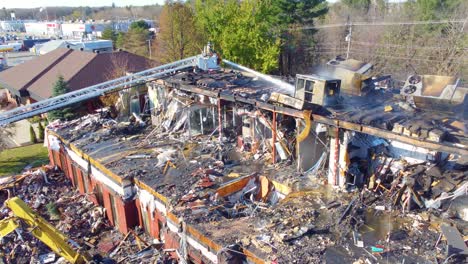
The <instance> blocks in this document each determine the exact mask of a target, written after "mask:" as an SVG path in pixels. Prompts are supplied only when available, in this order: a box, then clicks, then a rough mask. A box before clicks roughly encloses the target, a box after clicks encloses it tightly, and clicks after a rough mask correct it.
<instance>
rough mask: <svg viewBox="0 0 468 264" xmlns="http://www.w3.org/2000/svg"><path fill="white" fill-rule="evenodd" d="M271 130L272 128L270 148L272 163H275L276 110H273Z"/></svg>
mask: <svg viewBox="0 0 468 264" xmlns="http://www.w3.org/2000/svg"><path fill="white" fill-rule="evenodd" d="M272 130H273V142H272V144H271V149H272V156H271V157H272V163H273V164H275V163H276V145H275V143H276V111H273V124H272Z"/></svg>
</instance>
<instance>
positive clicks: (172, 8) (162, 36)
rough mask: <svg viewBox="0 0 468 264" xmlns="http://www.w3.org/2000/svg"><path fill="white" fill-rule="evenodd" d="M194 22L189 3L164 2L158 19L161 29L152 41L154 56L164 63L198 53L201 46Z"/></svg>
mask: <svg viewBox="0 0 468 264" xmlns="http://www.w3.org/2000/svg"><path fill="white" fill-rule="evenodd" d="M194 23H195V16H194V13H193V10H192V8H191V7H190V6H189V5H187V4H184V3H181V2H175V3H169V2H166V4H165V5H164V7H163V10H162V12H161V17H160V19H159V24H160V28H161V30H160V32H159V34H158V37H157V38H156V40H155V42H154V51H155V54H156V56H155V57H156V58H157V59H158V60H159V61H160V62H163V63H166V62H171V61H176V60H181V59H183V58H185V57H188V56H191V55H195V54H197V53H199V52H200V50H201V47H202V46H201V45H200V35H199V34H198V30H197V29H196V28H195V27H194V26H193V24H194Z"/></svg>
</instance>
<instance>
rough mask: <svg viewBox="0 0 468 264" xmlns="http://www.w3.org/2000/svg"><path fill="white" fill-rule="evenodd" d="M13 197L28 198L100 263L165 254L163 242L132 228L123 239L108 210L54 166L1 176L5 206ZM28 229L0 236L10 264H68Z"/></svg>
mask: <svg viewBox="0 0 468 264" xmlns="http://www.w3.org/2000/svg"><path fill="white" fill-rule="evenodd" d="M91 195H92V194H91ZM13 196H17V197H19V198H20V199H22V200H23V201H25V202H26V203H27V204H28V205H29V207H31V209H33V210H34V211H35V212H36V213H38V214H39V215H40V216H42V217H43V218H44V219H45V220H46V221H47V222H49V223H50V224H52V225H53V226H55V228H56V229H57V230H58V231H60V232H62V233H63V234H65V235H66V236H67V237H68V241H69V243H70V245H71V246H72V247H73V248H74V249H75V250H77V251H80V252H86V253H87V254H88V255H90V256H92V257H93V260H94V261H96V262H97V263H115V261H117V262H125V263H154V261H156V260H163V259H164V258H166V253H164V252H163V251H160V250H162V249H161V248H162V243H160V242H159V241H153V239H150V238H149V237H148V236H147V235H146V234H144V233H143V232H141V231H133V230H131V231H130V233H128V235H127V236H125V237H124V236H123V235H122V234H121V233H120V232H118V231H117V230H114V229H113V227H112V226H111V225H110V223H109V222H108V220H107V219H106V217H105V214H106V212H105V208H103V207H100V206H96V205H95V204H94V203H92V202H90V201H89V197H87V196H86V195H82V194H80V193H79V192H78V191H76V190H74V188H73V186H71V182H70V181H69V180H68V178H66V177H65V176H64V174H63V173H62V172H60V171H57V170H55V169H54V168H53V167H51V166H44V167H42V168H40V169H37V170H35V171H28V172H25V173H24V174H22V175H17V176H11V177H7V178H2V182H1V183H0V203H1V204H2V205H3V204H4V202H5V201H6V200H7V199H8V198H11V197H13ZM11 216H14V215H13V214H12V212H11V211H10V210H9V208H7V207H6V206H3V207H2V208H1V210H0V218H1V219H6V218H8V217H11ZM29 228H30V227H27V226H26V225H25V226H22V227H20V228H18V229H16V232H12V233H10V234H8V235H7V236H5V237H3V238H1V239H0V252H1V253H0V260H3V262H5V261H6V262H7V263H51V262H54V261H59V262H60V263H64V262H63V261H64V260H63V258H59V256H57V255H56V254H55V253H53V252H52V250H51V249H50V248H48V247H47V246H46V245H45V244H43V243H42V242H41V241H39V240H38V239H37V238H35V237H34V236H33V235H32V234H31V233H30V232H29V231H28V230H29ZM106 261H107V262H106ZM109 261H111V262H109Z"/></svg>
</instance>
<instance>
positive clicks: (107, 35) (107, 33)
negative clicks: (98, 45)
mask: <svg viewBox="0 0 468 264" xmlns="http://www.w3.org/2000/svg"><path fill="white" fill-rule="evenodd" d="M101 39H107V40H112V43H113V45H114V47H115V46H116V41H117V34H116V33H115V31H114V29H112V27H106V28H105V29H104V30H103V31H102V36H101Z"/></svg>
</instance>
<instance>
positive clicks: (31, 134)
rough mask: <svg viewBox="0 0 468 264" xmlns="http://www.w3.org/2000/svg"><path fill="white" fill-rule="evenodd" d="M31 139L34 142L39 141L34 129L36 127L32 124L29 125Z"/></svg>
mask: <svg viewBox="0 0 468 264" xmlns="http://www.w3.org/2000/svg"><path fill="white" fill-rule="evenodd" d="M29 141H30V142H31V143H33V144H36V143H37V136H36V132H35V131H34V128H33V126H32V125H29Z"/></svg>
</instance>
